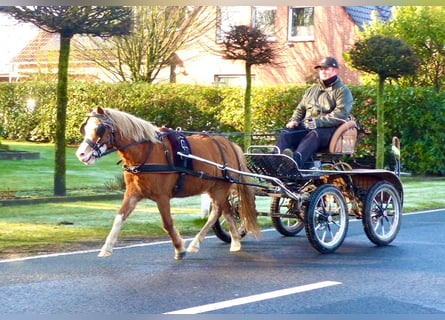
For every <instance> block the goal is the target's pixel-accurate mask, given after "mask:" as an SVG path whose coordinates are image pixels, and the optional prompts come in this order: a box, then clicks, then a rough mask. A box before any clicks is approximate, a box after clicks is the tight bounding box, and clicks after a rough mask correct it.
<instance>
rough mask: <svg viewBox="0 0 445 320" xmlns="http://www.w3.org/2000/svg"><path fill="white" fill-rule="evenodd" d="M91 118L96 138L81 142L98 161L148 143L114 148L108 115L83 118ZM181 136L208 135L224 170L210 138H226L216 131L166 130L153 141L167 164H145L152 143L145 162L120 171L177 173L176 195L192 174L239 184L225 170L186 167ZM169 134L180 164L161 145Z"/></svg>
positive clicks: (183, 139)
mask: <svg viewBox="0 0 445 320" xmlns="http://www.w3.org/2000/svg"><path fill="white" fill-rule="evenodd" d="M91 117H95V118H97V119H99V121H100V123H99V125H98V127H97V128H96V135H97V136H99V139H98V140H97V141H96V142H93V141H91V140H90V139H84V141H85V142H86V143H87V144H88V145H89V146H90V147H91V148H92V149H93V154H94V156H95V157H96V158H101V157H103V156H106V155H108V154H110V153H113V152H116V151H121V150H124V149H127V148H129V147H132V146H135V145H138V144H141V143H144V142H149V140H148V139H142V140H140V141H135V142H132V143H129V144H126V145H123V146H117V145H116V138H115V133H116V131H115V130H114V127H113V123H112V121H111V120H110V118H109V117H108V115H107V114H105V115H102V114H98V113H96V112H92V113H90V114H88V115H87V118H91ZM85 125H86V121H85V122H84V123H83V124H82V125H81V128H80V131H81V133H83V134H84V133H85V132H84V127H85ZM107 128H108V129H109V130H110V135H109V137H108V139H107V140H104V141H102V138H103V136H104V134H105V130H106V129H107ZM182 133H192V134H206V135H207V136H209V137H210V138H211V139H212V141H213V142H214V143H215V144H216V145H217V147H218V150H219V152H220V154H221V158H222V161H223V163H224V165H223V168H225V167H226V165H227V163H226V159H225V156H224V152H223V150H222V147H221V145H220V143H219V142H218V141H217V140H216V139H214V138H213V136H216V135H219V136H223V137H224V138H226V137H225V135H223V134H218V133H216V132H215V133H213V132H191V131H190V132H189V131H182V130H170V131H166V132H161V133H158V134H157V139H158V140H159V142H161V143H162V146H163V149H164V154H165V157H166V158H167V161H168V164H145V162H147V160H148V158H149V156H150V154H151V152H152V151H153V147H154V143H151V144H150V145H149V149H148V151H147V155H146V156H145V160H144V161H143V162H142V163H141V164H140V165H134V166H127V165H123V166H122V170H124V171H126V172H129V173H133V174H138V173H149V172H157V173H172V172H178V173H180V177H179V178H178V182H177V185H176V187H175V190H174V193H175V194H178V193H180V191H181V189H182V187H183V185H182V184H183V178H184V175H186V174H188V175H192V176H195V177H198V178H201V179H212V180H221V181H229V182H239V181H237V180H236V179H234V178H233V177H231V176H230V173H229V172H228V171H227V170H222V171H223V175H222V176H214V175H209V174H206V173H205V172H203V171H196V170H193V169H191V168H188V167H187V161H190V160H191V159H190V158H187V156H183V155H190V154H191V152H190V149H189V147H188V145H187V142H186V138H185V136H184V135H183V134H182ZM171 134H176V135H177V140H178V151H179V152H177V153H178V154H179V158H180V159H181V161H182V162H181V163H179V164H175V163H174V161H172V158H171V156H170V154H169V151H168V149H167V147H166V145H165V142H164V137H165V136H168V135H171ZM226 139H227V138H226ZM229 142H230V141H229ZM108 143H109V145H110V146H111V148H109V149H107V150H106V151H104V152H102V150H101V149H102V147H103V146H104V145H106V144H108ZM170 143H171V142H170ZM230 145H231V146H232V149H233V145H232V144H231V143H230ZM172 147H173V146H172ZM235 154H236V152H235ZM238 164H239V159H238Z"/></svg>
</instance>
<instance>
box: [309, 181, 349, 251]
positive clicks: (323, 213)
mask: <svg viewBox="0 0 445 320" xmlns="http://www.w3.org/2000/svg"><path fill="white" fill-rule="evenodd" d="M348 222H349V216H348V209H347V205H346V201H345V197H344V196H343V194H342V193H341V191H340V190H339V189H338V188H337V187H335V186H333V185H330V184H324V185H321V186H319V187H318V188H317V189H315V191H313V192H312V193H311V195H310V198H309V200H308V205H307V206H306V213H305V215H304V224H305V229H306V235H307V237H308V239H309V242H310V244H311V245H312V247H314V248H315V249H316V250H318V251H319V252H321V253H331V252H334V251H335V250H337V248H338V247H340V245H341V244H342V243H343V240H344V239H345V237H346V232H347V231H348Z"/></svg>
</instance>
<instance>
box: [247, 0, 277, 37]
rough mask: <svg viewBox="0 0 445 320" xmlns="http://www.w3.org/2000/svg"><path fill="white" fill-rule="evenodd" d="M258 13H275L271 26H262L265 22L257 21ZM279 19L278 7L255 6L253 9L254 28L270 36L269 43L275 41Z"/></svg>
mask: <svg viewBox="0 0 445 320" xmlns="http://www.w3.org/2000/svg"><path fill="white" fill-rule="evenodd" d="M258 12H273V18H272V21H271V23H270V24H268V25H263V26H261V23H262V22H263V21H260V22H259V21H257V19H256V17H257V13H258ZM276 18H277V7H276V6H255V7H253V8H252V27H254V28H257V27H258V28H260V29H261V30H263V32H264V33H265V34H266V35H267V36H268V37H267V40H268V41H275V40H276V35H275V23H276Z"/></svg>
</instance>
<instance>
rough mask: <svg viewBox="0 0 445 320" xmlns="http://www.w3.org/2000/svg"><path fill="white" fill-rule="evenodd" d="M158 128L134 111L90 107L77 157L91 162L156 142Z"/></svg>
mask: <svg viewBox="0 0 445 320" xmlns="http://www.w3.org/2000/svg"><path fill="white" fill-rule="evenodd" d="M158 131H159V130H158V128H157V127H156V126H154V125H153V124H151V123H150V122H148V121H145V120H143V119H140V118H137V117H135V116H133V115H131V114H128V113H125V112H122V111H119V110H115V109H103V108H100V107H98V108H97V109H95V110H90V111H89V113H88V114H87V119H86V120H85V122H84V123H83V124H82V125H81V127H80V132H81V133H82V134H83V136H84V139H83V141H82V143H81V144H80V146H79V148H78V149H77V152H76V156H77V158H78V159H79V160H80V161H82V162H83V163H85V164H87V165H91V164H93V163H94V162H95V160H96V159H97V158H100V157H102V156H104V155H106V154H108V153H110V152H113V151H122V150H125V149H127V148H129V147H131V146H135V145H138V144H140V143H144V142H148V141H150V142H152V143H157V142H159V140H158Z"/></svg>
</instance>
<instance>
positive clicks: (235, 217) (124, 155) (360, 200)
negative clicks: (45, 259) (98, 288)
mask: <svg viewBox="0 0 445 320" xmlns="http://www.w3.org/2000/svg"><path fill="white" fill-rule="evenodd" d="M81 132H82V133H83V135H84V141H83V142H82V143H81V145H80V146H79V148H78V150H77V152H76V155H77V157H78V158H79V160H80V161H82V162H84V163H85V164H93V163H94V161H95V159H97V158H100V157H101V156H104V155H106V154H108V153H110V152H114V151H117V152H118V153H119V155H120V157H121V160H122V162H123V170H124V179H125V183H126V191H125V194H124V200H123V203H122V206H121V208H120V210H119V212H118V214H117V215H116V217H115V220H114V223H113V227H112V229H111V231H110V233H109V235H108V237H107V239H106V241H105V244H104V246H103V247H102V249H101V252H100V253H99V255H100V256H108V255H110V254H111V253H112V249H113V246H114V244H115V242H116V240H117V235H118V233H119V230H120V228H121V226H122V224H123V222H124V221H125V220H126V219H127V218H128V216H129V215H130V214H131V212H132V211H133V210H134V208H135V206H136V204H137V203H138V202H139V201H140V200H141V199H143V198H148V199H151V200H153V201H155V202H156V203H157V206H158V209H159V212H160V214H161V218H162V223H163V228H164V229H165V231H166V232H167V233H168V235H169V236H170V238H171V240H172V244H173V246H174V248H175V258H176V259H181V258H183V257H184V255H185V253H186V251H187V252H197V251H198V250H199V247H200V244H201V242H202V241H203V240H204V237H205V235H206V234H207V232H208V231H209V230H210V229H211V228H213V229H214V230H215V231H216V234H217V236H218V237H219V238H220V239H222V240H224V241H226V242H229V243H230V250H231V251H239V250H241V238H242V237H243V236H244V235H245V234H247V233H250V234H253V235H254V236H256V237H258V236H259V234H260V228H259V225H258V222H257V217H258V216H259V215H261V216H269V217H271V219H272V223H273V225H274V227H275V228H276V230H277V231H278V232H280V233H281V234H283V235H285V236H294V235H296V234H298V233H299V232H300V231H301V230H303V229H305V232H306V236H307V238H308V240H309V242H310V244H311V245H312V246H313V248H315V249H316V250H318V251H319V252H321V253H330V252H334V251H335V250H336V249H338V248H339V247H340V246H341V244H342V243H343V241H344V239H345V237H346V234H347V230H348V223H349V218H350V217H354V218H357V219H361V220H362V223H363V228H364V231H365V233H366V235H367V237H368V238H369V240H370V241H371V242H373V243H374V244H376V245H387V244H389V243H391V242H392V241H393V240H394V239H395V237H396V236H397V233H398V231H399V229H400V223H401V217H402V203H403V187H402V184H401V182H400V179H399V177H398V175H397V174H395V173H394V172H391V171H387V170H375V169H372V170H371V169H353V168H351V167H350V166H349V165H348V164H346V163H344V162H341V161H338V159H339V157H341V156H344V155H345V154H349V155H350V154H352V153H353V152H354V149H355V144H356V139H357V134H358V131H357V126H356V124H355V122H354V121H353V120H350V121H347V122H345V123H344V124H343V125H341V126H340V127H338V128H337V129H336V132H335V133H334V135H333V138H332V139H331V143H330V145H329V148H328V149H327V150H322V152H321V153H320V154H318V155H316V156H317V157H318V158H317V159H316V160H315V161H314V164H316V168H311V169H310V170H309V169H302V168H299V167H298V165H297V163H296V162H295V161H294V160H293V159H292V158H290V157H288V156H286V155H284V154H280V153H278V152H277V150H274V148H276V147H273V146H251V147H249V149H248V152H247V153H244V152H243V151H242V150H241V148H240V147H239V146H238V145H236V144H235V143H233V142H232V141H230V140H228V139H227V138H226V137H224V136H222V135H220V134H215V133H209V132H202V133H195V134H191V135H188V136H187V137H186V136H185V135H184V134H183V132H181V131H180V130H171V129H167V128H158V127H156V126H154V125H153V124H151V123H149V122H147V121H144V120H142V119H139V118H137V117H134V116H132V115H129V114H127V113H124V112H121V111H117V110H113V109H102V108H97V109H96V110H94V111H93V110H92V111H91V112H90V113H89V114H88V115H87V120H86V121H85V123H84V124H83V125H82V126H81ZM202 193H207V194H208V195H209V197H210V199H211V202H212V205H211V211H210V214H209V217H208V219H207V221H206V223H205V225H204V226H203V228H202V229H201V231H200V232H199V233H198V234H197V235H196V236H195V237H194V239H193V240H192V241H191V243H190V244H189V245H188V248H187V249H185V242H184V240H183V239H182V238H181V236H180V234H179V231H178V230H176V228H175V227H174V225H173V220H172V217H171V214H170V203H169V201H170V199H171V198H173V197H188V196H192V195H199V194H202ZM256 196H267V197H270V198H271V205H270V210H269V212H258V211H257V210H256V208H255V197H256ZM223 225H227V227H228V229H225V228H223Z"/></svg>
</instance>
